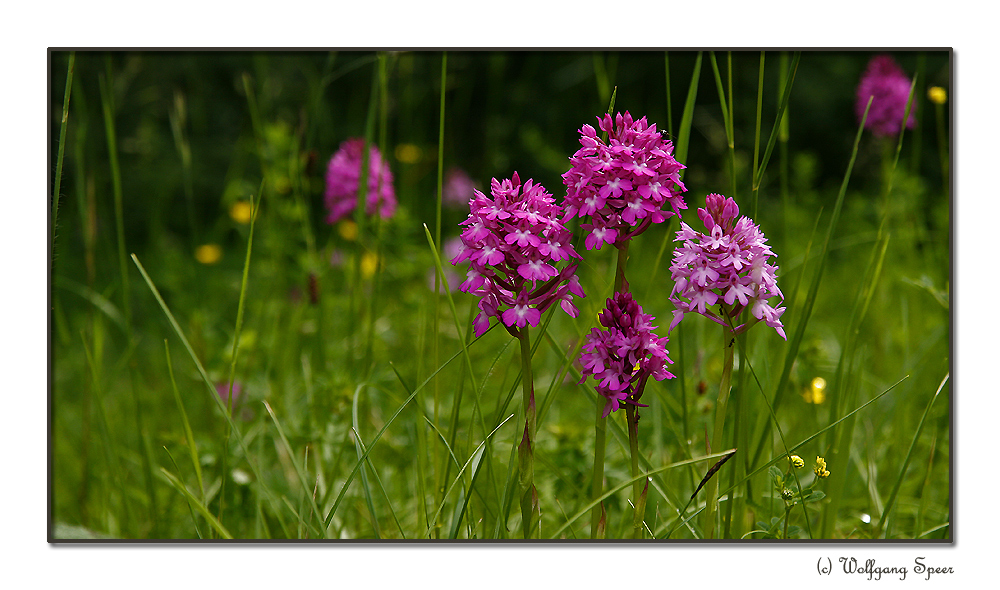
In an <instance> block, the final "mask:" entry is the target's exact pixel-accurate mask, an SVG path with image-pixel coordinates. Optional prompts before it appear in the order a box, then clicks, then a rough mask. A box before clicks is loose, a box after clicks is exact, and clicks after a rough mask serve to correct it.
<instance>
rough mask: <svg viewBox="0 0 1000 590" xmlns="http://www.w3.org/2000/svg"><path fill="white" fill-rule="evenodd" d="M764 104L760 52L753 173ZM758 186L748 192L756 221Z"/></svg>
mask: <svg viewBox="0 0 1000 590" xmlns="http://www.w3.org/2000/svg"><path fill="white" fill-rule="evenodd" d="M763 102H764V52H763V51H761V52H760V68H759V69H758V73H757V123H756V125H755V126H754V134H753V172H754V173H756V172H757V162H758V159H759V156H760V109H761V105H762V103H763ZM759 189H760V186H759V185H758V184H757V183H753V185H752V187H751V192H750V211H751V214H750V217H751V218H753V219H757V220H758V221H760V220H759V219H758V218H757V193H758V192H759Z"/></svg>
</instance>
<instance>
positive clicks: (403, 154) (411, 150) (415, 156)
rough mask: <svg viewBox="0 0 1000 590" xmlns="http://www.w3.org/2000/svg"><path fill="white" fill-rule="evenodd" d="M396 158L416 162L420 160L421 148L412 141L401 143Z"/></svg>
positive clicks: (407, 162) (406, 162)
mask: <svg viewBox="0 0 1000 590" xmlns="http://www.w3.org/2000/svg"><path fill="white" fill-rule="evenodd" d="M396 159H397V160H399V161H400V162H402V163H404V164H416V163H417V162H419V161H420V148H419V147H417V146H415V145H413V144H412V143H401V144H399V145H397V146H396Z"/></svg>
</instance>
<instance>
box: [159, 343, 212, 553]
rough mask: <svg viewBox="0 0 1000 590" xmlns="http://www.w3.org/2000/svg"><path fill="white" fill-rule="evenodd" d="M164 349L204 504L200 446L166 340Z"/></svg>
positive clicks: (175, 399)
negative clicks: (189, 420)
mask: <svg viewBox="0 0 1000 590" xmlns="http://www.w3.org/2000/svg"><path fill="white" fill-rule="evenodd" d="M163 349H164V351H165V352H166V355H167V372H168V373H170V386H171V387H172V388H173V391H174V401H176V402H177V409H178V410H180V413H181V422H182V423H183V425H184V438H185V440H186V441H187V446H188V453H189V454H190V456H191V465H192V466H193V467H194V474H195V478H196V479H197V480H198V493H199V494H200V495H201V499H202V502H204V501H205V483H204V480H203V479H202V477H201V460H200V459H199V456H198V444H197V443H196V442H195V440H194V433H193V432H192V431H191V423H190V422H188V417H187V411H185V409H184V400H182V399H181V392H180V391H179V390H178V389H177V381H176V380H175V379H174V366H173V363H171V361H170V345H169V344H168V343H167V341H166V339H164V340H163ZM168 452H169V451H168ZM171 458H172V457H171ZM177 472H178V473H180V469H178V470H177ZM199 536H200V535H199Z"/></svg>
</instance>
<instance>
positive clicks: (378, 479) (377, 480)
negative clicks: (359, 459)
mask: <svg viewBox="0 0 1000 590" xmlns="http://www.w3.org/2000/svg"><path fill="white" fill-rule="evenodd" d="M352 430H353V429H352ZM353 432H354V437H355V438H354V440H355V441H356V442H357V444H358V446H359V447H360V449H361V452H362V453H363V452H365V451H366V450H367V449H366V448H365V443H364V442H362V440H361V435H360V434H359V433H358V431H357V430H353ZM366 461H367V462H368V468H369V469H371V470H372V475H373V476H375V483H377V484H378V488H379V491H381V492H382V496H383V497H384V498H385V503H386V505H387V506H388V507H389V514H390V515H391V516H392V521H393V522H394V523H395V524H396V530H398V531H399V536H400V538H401V539H405V538H406V533H405V532H403V527H402V525H400V524H399V517H397V516H396V509H395V508H393V507H392V500H391V499H390V498H389V493H388V492H386V490H385V486H384V485H382V478H381V477H379V475H378V471H376V470H375V465H374V464H373V463H372V460H371V459H367V460H366Z"/></svg>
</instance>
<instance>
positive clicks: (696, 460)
mask: <svg viewBox="0 0 1000 590" xmlns="http://www.w3.org/2000/svg"><path fill="white" fill-rule="evenodd" d="M735 450H736V449H729V450H728V451H725V452H722V453H714V454H711V455H705V456H704V457H696V458H694V459H685V460H684V461H678V462H676V463H670V464H669V465H662V466H660V467H657V468H655V469H653V468H650V469H649V471H648V472H647V473H640V474H639V475H637V476H635V477H630V478H629V479H627V480H625V481H623V482H622V483H620V484H618V485H617V486H615V487H613V488H611V489H609V490H605V491H604V493H603V494H602V495H601V496H600V497H599V498H595V499H593V500H591V501H590V503H588V504H587V505H586V506H584V507H583V508H581V509H580V510H578V511H577V512H576V513H575V514H574V515H573V516H572V517H570V518H569V519H567V520H566V522H564V523H563V524H562V526H560V527H559V528H558V529H556V530H555V532H554V533H552V536H550V537H549V538H550V539H557V538H559V535H560V534H561V533H562V532H563V531H564V530H566V529H567V528H569V526H570V525H571V524H572V523H573V522H575V521H577V520H578V519H580V518H582V517H583V516H586V515H587V513H589V512H590V511H591V510H593V508H594V507H595V506H598V505H599V504H600V503H601V502H603V501H604V500H606V499H608V498H610V497H611V496H613V495H615V494H617V493H618V492H620V491H622V490H624V489H626V488H629V487H631V486H632V485H633V484H634V483H635V482H637V481H642V478H644V477H647V476H649V477H652V476H653V475H658V474H660V473H663V472H664V471H668V470H670V469H675V468H677V467H684V466H687V465H691V464H692V463H700V462H701V461H711V460H712V459H721V458H722V457H725V456H726V455H728V454H730V453H732V452H733V451H735Z"/></svg>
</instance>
